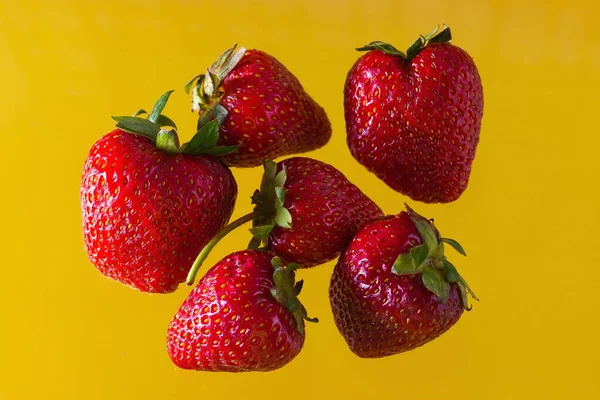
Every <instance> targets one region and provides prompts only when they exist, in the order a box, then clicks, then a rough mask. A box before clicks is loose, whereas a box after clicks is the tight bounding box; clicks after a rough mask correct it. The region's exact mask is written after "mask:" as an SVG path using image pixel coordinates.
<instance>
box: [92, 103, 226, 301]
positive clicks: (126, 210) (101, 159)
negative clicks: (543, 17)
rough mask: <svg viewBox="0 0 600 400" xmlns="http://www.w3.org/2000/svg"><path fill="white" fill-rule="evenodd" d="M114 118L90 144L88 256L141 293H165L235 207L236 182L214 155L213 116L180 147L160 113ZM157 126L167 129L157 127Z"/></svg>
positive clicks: (159, 106)
mask: <svg viewBox="0 0 600 400" xmlns="http://www.w3.org/2000/svg"><path fill="white" fill-rule="evenodd" d="M170 93H171V92H167V93H165V94H164V95H163V96H162V97H161V98H160V99H159V101H158V102H157V103H156V105H155V107H154V108H153V110H152V111H151V112H150V114H149V115H148V119H143V118H140V117H138V116H137V115H140V114H141V112H143V110H141V111H140V112H138V113H136V116H135V117H115V119H116V120H117V121H118V122H117V127H118V128H117V129H115V130H113V131H112V132H110V133H108V134H107V135H105V136H104V137H102V138H101V139H100V140H99V141H98V142H96V143H95V144H94V145H93V147H92V148H91V150H90V152H89V155H88V157H87V160H86V162H85V167H84V171H83V178H82V183H81V207H82V210H83V230H84V239H85V245H86V249H87V253H88V256H89V258H90V260H91V262H92V263H93V264H94V265H95V266H96V268H98V269H99V270H100V272H102V273H103V274H104V275H106V276H108V277H111V278H113V279H116V280H118V281H120V282H122V283H124V284H127V285H130V286H133V287H134V288H137V289H139V290H141V291H143V292H156V293H168V292H172V291H173V290H175V289H176V288H177V285H178V284H179V283H180V282H182V281H183V280H185V277H186V275H187V273H188V271H189V269H190V266H191V265H192V262H193V260H194V258H195V257H196V255H197V253H198V251H200V250H201V249H202V247H203V246H204V245H205V244H206V243H207V242H208V241H209V240H210V238H211V237H213V236H214V235H215V234H216V233H217V232H218V231H219V230H220V229H221V228H222V227H223V226H224V225H225V224H227V222H228V220H229V217H230V216H231V213H232V211H233V207H234V204H235V199H236V195H237V185H236V182H235V180H234V179H233V175H232V174H231V171H230V170H229V168H227V167H226V166H225V165H223V164H222V163H221V161H220V160H219V158H217V157H215V156H216V155H219V154H223V153H226V152H227V151H231V150H233V148H226V147H215V145H216V140H217V138H218V127H217V124H216V121H214V122H211V123H209V124H207V125H206V126H204V127H203V128H202V129H200V131H199V132H198V133H197V134H196V135H195V136H194V138H193V139H192V140H191V141H190V142H189V143H186V144H185V145H183V146H181V147H180V146H179V143H178V139H177V133H176V132H175V129H174V127H175V124H174V123H173V121H171V120H170V119H169V118H167V117H166V116H164V115H162V114H161V112H162V109H163V107H164V105H165V103H166V101H167V99H168V97H169V95H170ZM161 127H167V128H166V129H161Z"/></svg>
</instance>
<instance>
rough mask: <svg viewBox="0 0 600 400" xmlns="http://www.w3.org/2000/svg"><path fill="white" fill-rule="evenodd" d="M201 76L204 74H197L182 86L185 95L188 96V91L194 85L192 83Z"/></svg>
mask: <svg viewBox="0 0 600 400" xmlns="http://www.w3.org/2000/svg"><path fill="white" fill-rule="evenodd" d="M202 76H204V74H198V75H196V76H194V77H193V78H192V79H190V80H189V81H187V83H186V84H185V86H184V90H185V92H186V93H187V94H190V89H191V88H192V86H193V85H194V82H196V81H197V80H198V79H200V77H202Z"/></svg>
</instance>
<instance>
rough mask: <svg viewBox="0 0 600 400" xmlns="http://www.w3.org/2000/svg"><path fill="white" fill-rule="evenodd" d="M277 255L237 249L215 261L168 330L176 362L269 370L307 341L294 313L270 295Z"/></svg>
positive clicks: (191, 366) (199, 367)
mask: <svg viewBox="0 0 600 400" xmlns="http://www.w3.org/2000/svg"><path fill="white" fill-rule="evenodd" d="M272 258H273V255H272V254H270V253H268V252H264V251H260V250H245V251H239V252H236V253H233V254H230V255H229V256H227V257H225V258H223V259H222V260H221V261H219V262H218V263H217V264H216V265H215V266H214V267H212V268H211V269H210V270H209V271H208V272H207V273H206V274H205V275H204V277H203V278H202V279H201V280H200V282H199V283H198V286H196V288H194V290H193V291H192V292H191V293H190V295H189V296H188V298H187V299H186V300H185V302H184V303H183V305H182V306H181V308H180V309H179V311H178V312H177V314H176V315H175V316H174V317H173V319H172V321H171V323H170V325H169V328H168V331H167V351H168V353H169V356H170V357H171V360H172V361H173V363H175V365H177V366H178V367H180V368H184V369H193V370H199V371H223V372H247V371H270V370H274V369H278V368H281V367H283V366H284V365H286V364H287V363H289V362H290V361H291V360H292V359H293V358H294V357H296V356H297V355H298V353H299V352H300V350H301V349H302V346H303V345H304V336H303V335H302V334H300V333H299V332H298V328H297V326H296V321H295V319H294V316H293V315H292V314H291V313H290V312H289V311H288V310H287V309H286V308H285V307H284V306H283V305H281V304H279V303H278V302H277V301H276V300H275V298H274V297H273V296H272V295H271V293H270V289H271V288H272V287H273V286H274V283H273V267H272V265H271V259H272Z"/></svg>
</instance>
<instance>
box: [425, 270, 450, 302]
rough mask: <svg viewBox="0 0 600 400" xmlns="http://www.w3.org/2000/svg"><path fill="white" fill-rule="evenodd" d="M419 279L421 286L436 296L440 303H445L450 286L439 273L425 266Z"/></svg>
mask: <svg viewBox="0 0 600 400" xmlns="http://www.w3.org/2000/svg"><path fill="white" fill-rule="evenodd" d="M421 279H422V281H423V285H425V287H426V288H427V289H429V291H430V292H432V293H433V294H435V295H436V296H437V298H438V300H439V301H440V303H442V304H444V303H446V301H447V300H448V296H449V295H450V284H449V283H448V282H447V281H446V280H445V279H444V277H443V276H442V273H441V272H440V271H438V270H437V269H435V268H432V267H430V266H425V267H424V268H423V275H422V277H421Z"/></svg>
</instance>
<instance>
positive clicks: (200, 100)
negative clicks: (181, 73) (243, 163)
mask: <svg viewBox="0 0 600 400" xmlns="http://www.w3.org/2000/svg"><path fill="white" fill-rule="evenodd" d="M245 53H246V49H245V48H244V47H239V48H237V44H234V45H233V47H232V48H230V49H228V50H227V51H225V52H224V53H223V54H221V55H220V56H219V58H218V59H217V61H215V62H214V63H213V64H212V65H211V66H210V67H209V68H208V69H207V70H206V73H203V74H198V75H196V76H194V77H193V78H192V79H190V80H189V81H188V82H187V83H186V84H185V91H186V93H188V94H190V93H191V95H192V111H194V112H197V113H198V114H200V119H199V120H198V124H203V123H205V121H206V120H207V119H210V118H212V117H216V116H219V117H220V118H222V119H224V118H225V117H226V116H227V110H226V109H225V107H223V106H222V105H221V104H219V100H220V99H221V96H223V92H222V91H221V90H220V88H221V85H222V84H223V81H224V79H225V78H226V77H227V75H228V74H229V73H230V72H231V71H232V70H233V69H234V68H235V67H236V65H237V64H238V63H239V62H240V60H241V59H242V57H244V54H245Z"/></svg>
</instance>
